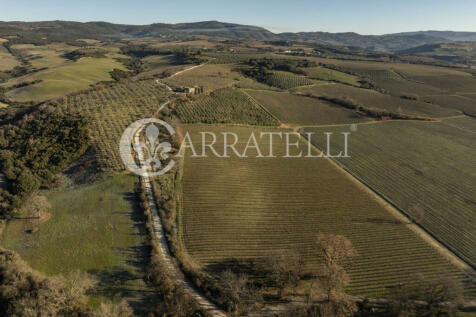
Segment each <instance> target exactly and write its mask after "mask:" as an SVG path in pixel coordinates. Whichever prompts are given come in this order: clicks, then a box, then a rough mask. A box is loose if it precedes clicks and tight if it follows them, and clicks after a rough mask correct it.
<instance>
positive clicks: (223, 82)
mask: <svg viewBox="0 0 476 317" xmlns="http://www.w3.org/2000/svg"><path fill="white" fill-rule="evenodd" d="M241 78H242V76H241V75H240V74H239V73H237V72H235V71H232V69H231V66H230V65H204V66H200V67H197V68H195V69H192V70H190V71H187V72H184V73H181V74H178V75H177V76H173V77H171V78H167V79H165V80H164V82H165V83H166V84H168V85H170V86H172V87H193V86H203V88H204V89H205V90H206V91H210V90H214V89H217V88H223V87H228V86H231V85H233V84H235V83H238V81H239V80H240V79H241Z"/></svg>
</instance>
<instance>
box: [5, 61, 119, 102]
mask: <svg viewBox="0 0 476 317" xmlns="http://www.w3.org/2000/svg"><path fill="white" fill-rule="evenodd" d="M114 68H118V69H123V70H124V69H125V68H124V66H123V65H122V64H121V63H120V62H118V61H116V60H114V59H112V58H93V57H85V58H81V59H79V60H78V61H76V62H68V63H65V64H63V65H61V66H58V67H54V68H49V69H46V70H43V71H39V72H36V73H32V74H29V75H26V76H24V77H20V78H18V79H15V81H12V82H8V84H9V85H12V84H15V83H18V82H21V81H34V80H42V82H40V83H37V84H34V85H29V86H26V87H22V88H17V89H14V90H11V91H9V92H8V93H7V96H8V97H9V98H10V99H12V100H14V101H29V100H35V101H42V100H46V99H51V98H56V97H59V96H61V95H64V94H67V93H71V92H74V91H79V90H82V89H87V88H88V87H89V86H90V85H92V84H95V83H97V82H100V81H108V80H111V76H110V75H109V72H110V71H112V70H113V69H114Z"/></svg>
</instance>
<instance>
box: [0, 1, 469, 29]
mask: <svg viewBox="0 0 476 317" xmlns="http://www.w3.org/2000/svg"><path fill="white" fill-rule="evenodd" d="M46 20H69V21H80V22H86V21H106V22H113V23H123V24H150V23H157V22H162V23H182V22H197V21H208V20H218V21H222V22H232V23H240V24H248V25H256V26H262V27H265V28H267V29H269V30H271V31H273V32H277V33H279V32H299V31H306V32H307V31H325V32H357V33H360V34H386V33H397V32H407V31H420V30H452V31H472V32H476V1H475V0H446V1H443V0H393V1H387V0H379V1H377V0H327V1H322V0H286V1H282V0H279V1H268V0H234V1H228V0H198V1H197V0H183V1H179V0H169V1H163V0H155V1H153V0H127V1H125V0H114V1H112V0H48V1H44V0H0V21H46Z"/></svg>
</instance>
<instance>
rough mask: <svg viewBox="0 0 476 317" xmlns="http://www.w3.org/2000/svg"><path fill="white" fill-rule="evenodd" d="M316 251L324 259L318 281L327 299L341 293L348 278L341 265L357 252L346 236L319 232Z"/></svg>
mask: <svg viewBox="0 0 476 317" xmlns="http://www.w3.org/2000/svg"><path fill="white" fill-rule="evenodd" d="M316 246H317V249H318V251H319V252H320V253H321V254H322V256H323V259H324V268H323V272H322V274H321V276H320V279H319V280H320V283H321V285H322V287H323V288H324V290H325V291H326V294H327V300H329V301H330V300H331V299H332V297H333V296H336V295H338V294H340V293H343V291H344V288H345V286H346V285H347V284H348V283H349V281H350V279H349V276H348V275H347V272H346V271H345V269H344V267H343V265H344V264H345V263H346V262H347V261H348V260H349V259H350V258H352V257H354V256H356V255H357V252H356V251H355V250H354V248H353V246H352V242H350V241H349V240H348V239H347V238H346V237H344V236H342V235H334V234H322V233H319V235H318V236H317V240H316Z"/></svg>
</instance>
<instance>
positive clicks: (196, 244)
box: [179, 125, 462, 296]
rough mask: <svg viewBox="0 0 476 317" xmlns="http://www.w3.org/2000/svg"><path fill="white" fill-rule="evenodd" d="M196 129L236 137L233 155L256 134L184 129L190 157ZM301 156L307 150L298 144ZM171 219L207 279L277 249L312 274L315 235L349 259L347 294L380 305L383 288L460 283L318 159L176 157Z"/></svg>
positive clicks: (373, 203) (445, 265) (451, 271)
mask: <svg viewBox="0 0 476 317" xmlns="http://www.w3.org/2000/svg"><path fill="white" fill-rule="evenodd" d="M201 129H202V130H205V131H215V132H216V133H219V132H221V131H233V132H236V133H238V134H239V136H240V142H241V143H240V145H239V146H238V150H239V151H242V150H243V147H244V144H243V142H244V143H246V142H247V140H248V138H249V134H250V132H251V131H254V132H256V133H258V134H257V135H259V131H263V130H262V129H258V128H255V129H250V128H246V127H230V126H228V127H226V128H225V127H212V126H207V127H193V126H189V125H186V126H184V127H183V130H187V131H190V132H191V134H192V140H194V141H195V142H194V145H195V146H198V147H199V144H200V142H199V139H200V137H199V136H198V134H197V133H198V131H200V130H201ZM266 131H268V132H269V131H277V130H266ZM347 131H348V130H347ZM268 139H269V138H265V139H264V140H263V141H262V142H261V145H262V146H263V147H262V152H263V154H264V155H266V153H268V151H269V145H266V140H268ZM218 148H219V147H218ZM301 148H302V149H303V150H305V151H306V150H307V146H305V145H303V144H301ZM283 151H284V148H283V145H282V143H279V144H277V143H275V144H274V146H273V152H274V153H275V155H278V156H279V154H284V152H283ZM218 152H219V153H222V152H223V151H222V150H221V151H220V150H218ZM296 152H297V150H295V152H292V154H294V153H296ZM187 153H188V154H190V153H189V151H188V152H187ZM253 154H256V152H254V151H253V150H250V151H249V152H248V155H249V156H253ZM313 154H316V152H314V153H313ZM179 219H180V221H181V223H180V224H181V227H182V237H181V238H182V239H183V243H184V247H185V248H186V250H187V251H188V252H189V253H190V255H191V256H192V257H193V259H194V260H195V261H197V262H198V263H199V264H200V265H202V266H203V268H204V269H206V270H210V271H212V272H216V271H219V270H222V269H225V267H226V265H229V264H230V263H235V264H236V261H238V263H240V262H241V263H242V261H243V262H246V261H248V260H251V259H253V260H256V259H258V261H259V259H260V258H262V257H263V256H266V254H267V252H269V251H272V250H281V249H292V250H298V251H299V252H301V253H302V254H303V256H304V258H305V260H306V265H307V268H308V269H311V268H312V267H318V263H319V259H318V257H317V251H316V249H315V247H314V241H315V239H316V236H317V233H319V232H324V233H337V234H343V235H345V236H346V237H348V238H349V239H350V240H351V241H352V242H353V244H354V246H355V248H356V249H357V251H358V253H359V256H358V257H356V258H355V260H354V261H353V264H352V265H351V266H350V267H349V268H348V269H349V271H350V273H351V278H352V281H351V285H350V288H349V291H350V292H351V293H352V294H361V295H369V296H385V295H386V294H387V287H389V286H394V285H396V284H398V283H401V282H402V283H411V281H412V279H413V276H414V274H417V273H424V274H425V275H428V276H430V277H438V276H440V275H441V274H449V275H452V276H455V277H457V278H462V274H461V272H459V271H458V270H457V269H456V268H455V267H453V266H452V265H450V264H449V263H448V262H447V261H446V260H445V259H444V258H443V257H442V256H441V255H440V254H439V253H437V252H436V251H435V250H434V249H432V248H431V247H430V246H429V245H428V244H427V243H426V242H424V241H423V240H422V239H420V238H419V237H418V236H417V235H416V234H415V233H414V232H413V231H411V230H409V229H408V228H407V226H406V225H405V224H403V223H401V222H400V221H398V220H397V219H396V218H394V216H392V215H391V214H390V213H389V212H388V211H387V210H386V209H385V208H384V207H383V206H382V205H381V204H379V203H378V202H377V201H376V200H375V199H374V198H373V197H372V196H371V195H370V194H369V193H368V192H367V191H365V190H362V189H361V187H359V186H358V185H356V183H354V182H353V181H352V180H351V179H350V178H349V177H348V176H347V175H346V174H345V173H344V172H342V171H340V170H339V169H338V168H337V167H335V166H334V165H333V164H331V163H330V162H329V161H328V160H326V159H323V158H300V159H296V158H294V159H292V158H253V157H249V158H246V159H240V158H236V157H235V158H233V157H232V158H228V159H221V158H216V157H208V158H192V157H190V156H189V155H186V158H185V165H184V172H183V210H182V211H181V215H180V217H179Z"/></svg>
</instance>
